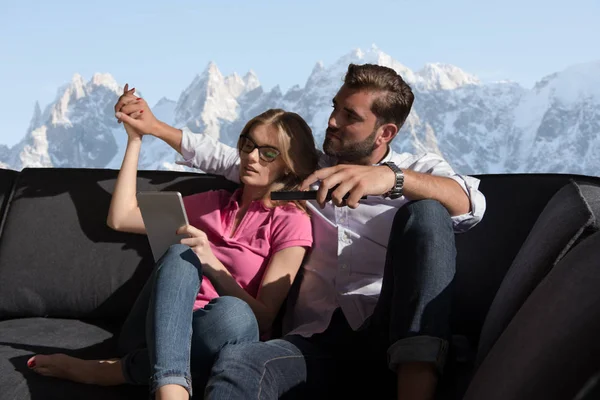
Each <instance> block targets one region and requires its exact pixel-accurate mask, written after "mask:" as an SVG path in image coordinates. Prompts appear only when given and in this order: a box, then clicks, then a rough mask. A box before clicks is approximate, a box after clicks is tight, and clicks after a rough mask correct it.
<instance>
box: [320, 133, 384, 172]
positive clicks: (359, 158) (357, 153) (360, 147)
mask: <svg viewBox="0 0 600 400" xmlns="http://www.w3.org/2000/svg"><path fill="white" fill-rule="evenodd" d="M376 135H377V129H375V130H373V132H372V133H371V134H370V135H369V137H367V138H366V139H365V140H363V141H362V142H356V143H345V142H344V140H343V139H341V138H340V139H339V140H338V139H331V138H328V137H327V136H325V140H324V141H323V151H324V152H325V154H327V155H328V156H331V157H335V158H337V160H338V162H339V163H347V164H361V163H363V162H364V161H365V160H366V159H367V158H368V157H369V156H370V155H371V154H372V153H373V150H375V139H376ZM335 140H338V142H339V143H337V146H336V143H334V141H335ZM336 147H337V148H336Z"/></svg>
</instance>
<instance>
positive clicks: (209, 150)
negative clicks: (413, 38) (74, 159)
mask: <svg viewBox="0 0 600 400" xmlns="http://www.w3.org/2000/svg"><path fill="white" fill-rule="evenodd" d="M413 99H414V96H413V93H412V91H411V89H410V87H409V86H408V85H407V84H406V83H405V82H404V81H403V80H402V78H401V77H400V76H399V75H398V74H397V73H396V72H395V71H393V70H392V69H390V68H386V67H381V66H377V65H369V64H366V65H353V64H351V65H350V66H349V67H348V71H347V74H346V76H345V79H344V84H343V85H342V87H341V88H340V90H339V91H338V93H337V94H336V95H335V97H334V99H333V104H332V106H333V110H332V112H331V116H330V118H329V121H328V126H327V131H326V137H325V141H324V143H323V151H324V153H321V152H317V150H315V144H314V140H313V138H312V133H311V131H310V128H309V127H308V126H307V124H306V123H305V122H304V121H303V120H302V118H300V117H299V116H298V115H297V114H293V113H289V112H284V111H281V110H269V111H267V112H265V113H263V114H261V115H259V116H258V117H256V118H254V119H252V120H251V121H250V122H248V124H247V125H246V127H245V128H244V129H243V131H242V133H241V135H240V138H239V141H238V146H237V149H233V148H230V147H228V146H226V145H224V144H222V143H219V142H218V141H216V140H214V139H213V138H211V137H209V136H207V135H202V134H194V133H192V132H190V131H189V130H188V129H185V128H184V129H183V130H179V129H175V128H173V127H170V126H168V125H166V124H164V123H162V122H160V121H158V120H157V119H156V118H155V117H154V115H153V114H152V112H151V110H150V109H149V108H148V105H147V104H146V102H145V101H144V100H143V99H140V98H137V97H135V96H134V94H133V90H127V87H126V88H125V91H124V94H123V95H122V96H121V97H120V98H119V100H118V102H117V104H116V106H115V111H116V117H117V118H118V119H119V121H120V122H123V123H124V125H125V128H126V131H127V134H128V136H129V141H128V147H127V151H126V154H125V159H124V160H123V165H122V168H121V171H120V173H119V178H118V180H117V184H116V187H115V191H114V194H113V199H112V202H111V208H110V211H109V218H108V222H109V225H110V226H112V227H113V228H115V229H118V230H124V231H128V232H138V233H144V226H143V222H142V219H141V216H140V213H139V209H138V207H137V204H136V201H135V191H136V189H135V176H136V171H137V162H138V155H139V150H140V146H141V139H142V136H143V135H145V134H151V135H154V136H156V137H158V138H161V139H162V140H164V141H165V142H167V143H168V144H169V145H170V146H172V147H173V148H174V149H175V150H177V151H178V152H179V153H181V154H182V155H183V157H184V159H185V160H186V163H187V164H188V165H190V166H195V167H198V168H200V169H201V170H203V171H205V172H208V173H217V174H221V175H223V176H225V177H226V178H228V179H230V180H233V181H237V182H240V183H241V188H240V189H239V190H238V191H236V192H234V193H233V194H229V193H226V192H222V191H215V192H207V193H200V194H197V195H193V196H188V197H186V198H185V199H184V202H185V205H186V209H187V212H188V218H189V221H190V226H187V227H183V228H182V229H181V232H183V233H186V234H188V235H189V238H188V239H184V240H182V243H181V245H176V246H172V247H171V248H170V249H169V251H168V252H167V253H166V254H165V255H164V256H163V257H162V259H161V260H160V261H159V262H158V263H157V265H156V268H155V270H154V272H153V275H152V277H151V279H150V280H149V282H148V284H147V285H146V287H145V288H144V290H143V291H142V293H141V294H140V296H139V298H138V300H137V302H136V304H135V306H134V308H133V309H132V311H131V314H130V316H129V318H128V320H127V321H126V323H125V326H124V327H123V332H122V334H121V338H120V342H121V343H122V349H123V351H124V353H126V354H125V355H124V357H122V358H121V359H118V360H101V361H98V360H94V361H86V360H78V359H74V358H70V357H67V356H65V355H50V356H43V355H37V356H34V357H32V358H31V359H30V361H29V364H30V367H31V368H32V369H34V370H35V371H37V372H39V373H41V374H45V375H50V376H56V377H61V378H67V379H72V380H76V381H82V382H86V383H96V384H104V385H110V384H120V383H134V384H148V382H149V383H150V388H151V392H152V393H154V395H155V397H156V398H165V399H166V398H182V399H184V398H185V399H187V398H188V397H190V396H191V394H192V381H193V383H194V387H195V389H196V392H197V391H198V390H200V391H204V397H205V398H208V399H231V398H235V399H246V398H260V399H263V398H265V399H266V398H269V399H277V398H279V397H285V398H292V397H296V398H305V397H307V396H311V397H317V398H318V397H323V398H328V397H331V396H332V395H342V396H345V397H350V398H376V397H379V396H380V395H382V394H383V393H384V392H386V391H387V387H388V385H390V384H391V390H392V391H393V392H394V395H396V396H397V397H398V398H400V399H432V398H433V396H434V393H435V388H436V383H437V380H438V376H439V374H440V373H441V372H442V369H443V365H444V362H445V358H446V354H447V349H448V339H449V335H450V332H449V317H450V300H451V288H452V280H453V277H454V265H455V247H454V232H461V231H465V230H468V229H469V228H471V227H472V226H474V225H475V224H477V223H478V222H479V221H480V220H481V218H482V216H483V214H484V211H485V198H484V196H483V195H482V193H481V192H479V191H478V189H477V188H478V184H479V181H478V180H477V179H474V178H472V177H468V176H461V175H458V174H456V173H455V172H454V171H453V170H452V168H451V167H450V165H449V164H448V163H446V162H445V161H444V160H443V159H442V158H441V157H439V156H438V155H435V154H422V155H412V154H408V153H401V154H399V153H396V152H394V151H393V150H392V149H391V147H390V142H391V141H392V140H393V139H394V137H395V136H396V135H397V133H398V130H399V129H400V127H401V126H402V125H403V123H404V121H405V120H406V118H407V116H408V114H409V112H410V109H411V106H412V103H413ZM315 168H318V169H316V170H315ZM309 187H312V188H315V189H318V195H317V200H316V201H315V202H308V203H307V204H303V203H301V202H288V203H285V202H277V203H276V202H272V201H270V200H269V194H270V192H271V191H273V190H298V189H299V190H303V189H307V188H309ZM330 189H334V190H333V194H332V200H331V201H326V198H325V197H326V195H327V192H328V190H330ZM346 194H348V195H349V196H348V197H347V199H344V196H345V195H346ZM363 196H368V197H366V199H361V198H363ZM359 201H360V202H359ZM309 215H310V217H309ZM313 241H314V246H313V247H312V249H311V250H310V251H308V250H309V248H310V247H311V244H312V243H313ZM305 255H308V257H307V258H306V259H305V260H304V263H303V259H304V257H305ZM302 263H303V266H302V271H301V274H300V275H301V276H299V283H300V284H299V286H298V291H297V293H294V296H290V299H289V301H288V309H287V311H286V316H285V321H284V334H285V336H283V337H282V338H280V339H274V340H268V341H260V340H259V337H260V333H261V332H262V333H265V332H268V331H269V330H270V328H271V324H272V322H273V319H274V317H275V315H276V314H277V312H278V310H279V308H280V306H281V304H282V303H283V301H284V299H285V298H286V297H287V295H288V292H289V291H290V288H291V284H292V282H293V281H294V279H295V277H296V274H297V273H298V271H299V269H300V265H301V264H302ZM144 327H145V329H144ZM344 390H346V391H347V393H344Z"/></svg>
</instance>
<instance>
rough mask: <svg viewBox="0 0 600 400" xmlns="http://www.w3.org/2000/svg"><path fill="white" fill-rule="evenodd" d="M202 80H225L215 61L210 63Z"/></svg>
mask: <svg viewBox="0 0 600 400" xmlns="http://www.w3.org/2000/svg"><path fill="white" fill-rule="evenodd" d="M202 78H208V79H218V80H221V79H223V74H221V71H219V67H217V64H215V62H214V61H210V62H209V63H208V65H207V66H206V68H205V69H204V71H203V72H202Z"/></svg>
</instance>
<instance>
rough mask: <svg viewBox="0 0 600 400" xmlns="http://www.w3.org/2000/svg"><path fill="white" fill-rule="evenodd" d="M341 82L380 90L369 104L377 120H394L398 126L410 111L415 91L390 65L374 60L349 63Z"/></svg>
mask: <svg viewBox="0 0 600 400" xmlns="http://www.w3.org/2000/svg"><path fill="white" fill-rule="evenodd" d="M344 85H345V86H346V87H348V88H350V89H353V90H368V91H373V92H376V93H380V95H379V96H377V97H375V99H374V100H373V104H372V105H371V112H373V114H375V116H376V117H377V124H378V126H381V125H383V124H389V123H392V124H395V125H396V126H397V127H398V129H400V128H401V127H402V125H403V124H404V121H406V118H407V117H408V114H409V113H410V109H411V107H412V104H413V101H414V100H415V95H414V94H413V92H412V90H411V88H410V86H408V84H407V83H406V82H404V80H403V79H402V77H401V76H400V75H398V74H397V73H396V71H394V70H393V69H391V68H388V67H383V66H381V65H375V64H363V65H357V64H350V65H349V66H348V72H346V77H345V78H344Z"/></svg>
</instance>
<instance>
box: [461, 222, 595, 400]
mask: <svg viewBox="0 0 600 400" xmlns="http://www.w3.org/2000/svg"><path fill="white" fill-rule="evenodd" d="M598 260H600V232H597V233H595V234H593V235H592V236H590V237H588V238H587V239H584V240H583V241H582V242H581V243H580V244H578V245H577V246H576V247H574V248H573V249H572V250H571V251H570V252H569V253H568V254H567V255H566V256H565V257H564V258H563V259H562V260H560V261H559V262H558V264H557V265H556V266H555V267H554V268H553V269H552V270H551V271H550V272H549V273H548V275H547V276H546V277H545V278H544V279H543V280H542V282H540V284H539V285H538V286H537V287H536V288H535V290H534V291H533V292H532V293H531V295H530V296H529V297H528V298H527V300H526V301H525V303H524V304H523V306H522V307H521V308H520V309H519V311H518V312H517V314H516V315H515V317H514V318H513V319H512V320H511V321H510V323H509V325H508V327H507V328H506V329H505V330H504V332H503V333H502V335H501V336H500V338H499V339H498V341H497V342H496V343H495V344H494V346H493V347H492V349H491V350H490V352H489V354H488V356H487V357H486V358H485V360H484V361H483V363H482V364H481V366H480V367H479V369H478V370H477V372H476V373H475V375H474V377H473V379H472V381H471V384H470V386H469V389H468V391H467V394H466V396H465V400H471V399H477V400H479V399H486V400H496V399H498V400H500V399H502V400H511V399H544V400H553V399H573V398H574V397H575V395H576V394H577V392H578V391H579V390H580V389H581V388H582V387H583V386H584V384H585V383H586V381H587V380H588V378H589V377H590V376H592V375H593V374H594V373H595V372H597V371H598V362H599V360H600V345H598V337H600V290H598V288H600V268H599V266H600V263H599V261H598Z"/></svg>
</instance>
